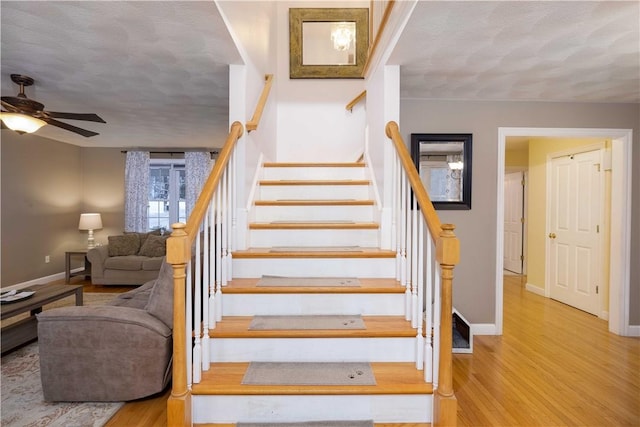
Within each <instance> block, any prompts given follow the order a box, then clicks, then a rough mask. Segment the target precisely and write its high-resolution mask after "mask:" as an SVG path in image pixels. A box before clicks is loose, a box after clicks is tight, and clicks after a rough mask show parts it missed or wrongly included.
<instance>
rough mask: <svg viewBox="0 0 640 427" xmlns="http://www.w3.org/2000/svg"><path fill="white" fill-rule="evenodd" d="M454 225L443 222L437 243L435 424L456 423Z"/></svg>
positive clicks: (457, 250) (457, 245) (456, 258)
mask: <svg viewBox="0 0 640 427" xmlns="http://www.w3.org/2000/svg"><path fill="white" fill-rule="evenodd" d="M454 228H455V226H454V225H452V224H442V232H441V233H440V238H439V239H438V240H437V243H436V258H437V260H438V262H439V263H440V269H441V274H442V280H441V287H442V289H441V293H440V295H441V304H442V306H441V311H440V369H439V371H438V389H437V390H436V393H435V396H434V399H435V401H434V414H433V415H434V416H433V419H434V425H436V426H455V425H456V423H457V403H456V397H455V395H454V394H453V369H452V346H453V329H452V325H451V322H452V320H451V318H452V313H453V302H452V300H453V295H452V292H453V269H454V267H455V266H456V264H458V262H459V261H460V241H459V240H458V238H457V237H456V236H455V234H454V233H453V230H454Z"/></svg>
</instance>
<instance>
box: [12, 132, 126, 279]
mask: <svg viewBox="0 0 640 427" xmlns="http://www.w3.org/2000/svg"><path fill="white" fill-rule="evenodd" d="M1 138H2V140H1V141H2V142H1V144H0V147H1V150H2V153H1V156H0V158H1V161H2V164H1V181H0V182H1V189H0V190H1V198H2V201H1V205H0V206H1V209H2V211H1V214H0V217H1V218H2V223H1V236H2V240H1V246H2V249H1V254H2V255H1V256H2V258H1V266H2V286H10V285H14V284H17V283H23V282H26V281H30V280H34V279H37V278H40V277H46V276H50V275H53V274H58V273H61V272H63V271H64V253H65V251H67V250H73V249H77V248H84V247H86V239H87V234H86V232H81V231H79V230H78V220H79V218H80V213H81V212H89V211H96V212H100V213H101V214H102V221H103V225H104V226H105V228H104V229H103V230H98V231H96V241H103V242H106V240H107V238H106V236H107V235H108V234H116V233H119V232H121V231H122V229H123V221H124V219H123V211H124V210H123V207H122V206H123V203H124V202H123V200H124V185H123V175H124V154H121V153H120V149H98V148H81V147H77V146H74V145H70V144H65V143H61V142H57V141H53V140H50V139H46V138H41V137H38V136H34V135H27V134H25V135H22V136H20V135H17V134H16V133H14V132H12V131H9V130H3V131H2V133H1ZM107 233H108V234H107ZM46 255H49V257H50V262H49V263H45V256H46ZM76 262H77V263H78V265H74V266H73V267H75V266H79V263H80V261H76Z"/></svg>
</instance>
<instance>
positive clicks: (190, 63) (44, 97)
mask: <svg viewBox="0 0 640 427" xmlns="http://www.w3.org/2000/svg"><path fill="white" fill-rule="evenodd" d="M334 4H335V3H334ZM247 5H249V4H248V3H247ZM0 8H1V11H0V12H1V25H2V28H1V37H2V40H1V48H2V50H1V54H2V62H1V75H2V77H1V82H2V95H3V96H15V95H16V94H17V92H18V87H17V86H16V85H15V84H14V83H12V82H11V80H10V78H9V74H11V73H18V74H26V75H29V76H31V77H33V78H34V79H35V80H36V85H35V87H30V88H27V90H26V92H27V96H29V97H30V98H32V99H35V100H37V101H39V102H41V103H43V104H45V107H46V109H47V110H51V111H65V112H76V113H97V114H99V115H100V116H101V117H102V118H104V119H105V120H106V121H107V124H102V123H91V122H78V121H76V122H72V121H68V122H69V123H71V124H73V125H76V126H80V127H84V128H86V129H89V130H93V131H96V132H99V133H100V135H98V136H95V137H92V138H83V137H81V136H77V135H75V134H73V133H71V132H66V131H62V130H60V129H57V128H54V127H52V126H45V127H44V128H42V129H41V130H39V131H38V135H40V136H44V137H47V138H52V139H56V140H60V141H64V142H68V143H71V144H75V145H81V146H98V147H109V146H112V147H131V146H140V147H142V146H154V147H176V146H186V145H188V146H191V147H203V146H208V147H211V146H212V144H213V145H214V146H215V145H217V144H219V142H220V141H223V140H224V135H226V134H227V132H228V117H227V114H228V113H227V105H228V66H227V65H228V64H230V63H241V58H240V56H239V54H238V52H237V49H236V48H235V46H234V45H233V42H232V39H231V37H230V36H229V34H228V32H227V30H226V28H225V26H224V23H223V20H222V18H221V16H220V14H219V12H218V10H217V7H216V5H215V3H214V2H212V1H206V2H205V1H195V2H194V1H184V2H177V1H150V2H146V1H138V2H133V1H122V2H121V1H118V2H112V1H69V2H59V1H36V2H32V1H6V0H2V1H1V2H0ZM639 22H640V11H639V2H638V1H627V2H615V1H600V2H597V1H586V2H575V1H569V2H557V1H532V2H528V1H516V2H504V1H489V2H474V1H468V2H450V1H426V0H425V1H419V2H418V4H417V5H416V8H415V10H414V13H413V15H412V17H411V18H410V20H409V22H408V25H407V28H406V30H405V32H404V33H403V35H402V36H401V38H400V40H399V44H398V47H397V48H396V49H395V51H394V53H393V54H392V56H391V58H390V61H391V63H397V64H401V92H402V96H403V97H405V98H408V97H412V98H429V99H466V100H473V99H478V100H551V101H585V102H634V103H638V102H640V53H639V52H640V30H639V26H640V24H639ZM2 132H3V133H4V132H9V131H2ZM185 141H188V142H185Z"/></svg>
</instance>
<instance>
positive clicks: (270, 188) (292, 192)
mask: <svg viewBox="0 0 640 427" xmlns="http://www.w3.org/2000/svg"><path fill="white" fill-rule="evenodd" d="M258 194H259V197H258V200H336V199H337V200H363V199H370V197H369V186H368V185H261V186H260V187H259V189H258Z"/></svg>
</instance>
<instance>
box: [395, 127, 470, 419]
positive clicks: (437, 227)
mask: <svg viewBox="0 0 640 427" xmlns="http://www.w3.org/2000/svg"><path fill="white" fill-rule="evenodd" d="M385 132H386V135H387V136H388V137H389V138H390V139H391V141H392V142H393V145H394V147H395V149H396V152H397V154H398V158H399V160H400V164H401V167H402V169H403V170H404V172H405V173H406V176H407V180H408V181H409V183H410V185H411V189H412V191H413V195H414V197H415V198H416V200H417V203H418V206H419V207H420V212H422V216H423V218H424V221H425V223H426V225H427V227H428V229H429V231H430V235H431V239H432V241H433V243H434V245H435V247H436V254H435V258H436V261H437V262H438V263H439V264H440V268H441V272H442V273H441V282H440V286H441V291H440V292H441V293H440V298H441V302H440V304H441V310H440V331H439V335H440V347H439V365H438V388H437V390H436V393H435V396H434V411H433V421H434V425H442V426H445V425H446V426H455V425H456V422H457V415H456V411H457V403H456V398H455V394H454V392H453V371H452V346H453V342H452V341H453V337H452V319H451V316H452V312H453V304H452V287H453V269H454V267H455V266H456V264H458V262H459V260H460V242H459V240H458V238H457V237H456V236H455V234H454V232H453V230H454V229H455V226H454V225H453V224H442V223H441V222H440V218H439V217H438V214H437V213H436V210H435V208H434V207H433V204H432V203H431V199H430V198H429V194H428V193H427V190H426V189H425V187H424V185H423V183H422V180H421V179H420V175H419V173H418V170H417V169H416V166H415V164H414V163H413V161H412V159H411V156H410V155H409V150H407V147H406V145H405V143H404V141H403V139H402V136H401V135H400V130H399V129H398V124H397V123H396V122H394V121H390V122H388V123H387V125H386V127H385Z"/></svg>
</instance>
